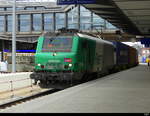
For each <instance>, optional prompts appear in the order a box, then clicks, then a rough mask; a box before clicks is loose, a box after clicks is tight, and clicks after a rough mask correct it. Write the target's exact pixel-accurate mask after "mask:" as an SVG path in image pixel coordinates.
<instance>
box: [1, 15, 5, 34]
mask: <svg viewBox="0 0 150 116" xmlns="http://www.w3.org/2000/svg"><path fill="white" fill-rule="evenodd" d="M0 27H1V28H0V32H4V27H5V17H4V16H0Z"/></svg>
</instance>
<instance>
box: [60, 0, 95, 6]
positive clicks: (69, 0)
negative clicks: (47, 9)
mask: <svg viewBox="0 0 150 116" xmlns="http://www.w3.org/2000/svg"><path fill="white" fill-rule="evenodd" d="M94 3H96V0H57V5H71V4H94Z"/></svg>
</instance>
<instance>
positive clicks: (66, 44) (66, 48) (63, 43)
mask: <svg viewBox="0 0 150 116" xmlns="http://www.w3.org/2000/svg"><path fill="white" fill-rule="evenodd" d="M71 49H72V37H69V36H56V37H45V38H44V42H43V47H42V52H71Z"/></svg>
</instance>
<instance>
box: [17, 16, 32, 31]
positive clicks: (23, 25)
mask: <svg viewBox="0 0 150 116" xmlns="http://www.w3.org/2000/svg"><path fill="white" fill-rule="evenodd" d="M19 31H20V32H29V31H30V15H20V16H19Z"/></svg>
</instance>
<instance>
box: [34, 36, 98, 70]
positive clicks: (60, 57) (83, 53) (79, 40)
mask: <svg viewBox="0 0 150 116" xmlns="http://www.w3.org/2000/svg"><path fill="white" fill-rule="evenodd" d="M44 39H45V37H44V36H41V37H39V39H38V44H37V49H36V54H35V65H36V66H35V71H37V72H38V71H48V72H63V71H73V72H81V73H85V72H92V71H93V70H92V69H93V67H94V59H95V50H96V41H95V40H92V39H88V38H84V37H79V36H78V35H75V34H74V35H73V36H72V38H70V39H72V40H73V41H72V48H71V51H69V52H42V46H43V42H44ZM54 54H55V55H54ZM65 58H68V59H71V62H65ZM41 65H42V66H44V68H42V67H41Z"/></svg>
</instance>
